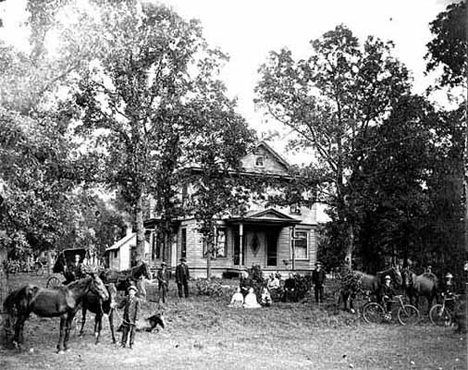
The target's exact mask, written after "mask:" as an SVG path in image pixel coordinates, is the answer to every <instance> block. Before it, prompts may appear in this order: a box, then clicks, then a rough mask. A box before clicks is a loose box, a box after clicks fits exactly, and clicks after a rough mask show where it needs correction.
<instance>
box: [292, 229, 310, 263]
mask: <svg viewBox="0 0 468 370" xmlns="http://www.w3.org/2000/svg"><path fill="white" fill-rule="evenodd" d="M308 236H309V233H308V232H307V231H296V235H295V238H294V255H295V258H296V260H306V259H307V256H308V247H309V238H308Z"/></svg>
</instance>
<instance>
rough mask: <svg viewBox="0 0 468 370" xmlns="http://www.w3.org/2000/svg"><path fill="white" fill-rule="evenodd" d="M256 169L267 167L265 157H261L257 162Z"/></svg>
mask: <svg viewBox="0 0 468 370" xmlns="http://www.w3.org/2000/svg"><path fill="white" fill-rule="evenodd" d="M255 166H256V167H265V157H264V156H263V155H259V156H258V157H257V159H256V160H255Z"/></svg>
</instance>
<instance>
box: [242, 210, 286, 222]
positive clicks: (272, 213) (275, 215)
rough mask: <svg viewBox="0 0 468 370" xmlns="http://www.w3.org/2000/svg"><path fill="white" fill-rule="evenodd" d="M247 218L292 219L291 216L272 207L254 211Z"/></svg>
mask: <svg viewBox="0 0 468 370" xmlns="http://www.w3.org/2000/svg"><path fill="white" fill-rule="evenodd" d="M249 218H258V219H277V220H293V218H292V217H289V216H288V215H285V214H284V213H282V212H280V211H277V210H276V209H273V208H268V209H266V210H264V211H261V212H258V213H254V214H251V215H249Z"/></svg>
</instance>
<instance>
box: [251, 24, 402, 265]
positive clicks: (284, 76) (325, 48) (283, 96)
mask: <svg viewBox="0 0 468 370" xmlns="http://www.w3.org/2000/svg"><path fill="white" fill-rule="evenodd" d="M310 44H311V47H312V50H311V55H310V57H309V58H307V59H304V60H296V59H294V58H293V56H292V53H291V51H289V50H287V49H282V50H281V51H279V52H271V53H270V58H269V61H268V62H267V63H266V64H264V65H263V66H262V67H261V68H260V74H261V79H260V82H259V84H258V86H257V88H256V91H257V94H258V100H259V102H260V103H263V105H264V107H266V109H267V111H268V113H269V114H271V115H272V116H273V117H274V118H275V119H276V120H278V121H279V122H282V123H283V124H284V125H286V126H288V127H290V128H291V129H292V130H293V131H294V132H295V133H296V134H297V138H296V140H294V142H293V145H294V146H295V147H296V148H302V149H311V148H312V149H313V150H314V151H315V153H316V155H317V159H318V167H319V168H320V169H321V171H322V173H323V180H324V181H323V182H322V187H321V198H319V199H321V200H322V201H325V202H327V203H328V204H329V205H330V207H331V208H330V210H331V216H332V219H333V221H334V222H335V223H336V224H337V225H339V227H338V229H339V230H340V233H341V234H342V235H343V237H342V239H341V240H342V241H345V243H346V246H345V247H344V250H345V255H346V257H347V258H348V259H349V261H351V256H352V252H353V249H354V225H355V223H356V221H355V212H354V207H353V197H354V195H355V194H356V193H357V190H358V189H356V188H355V186H354V184H353V183H352V181H350V179H351V176H352V174H353V173H355V172H356V171H357V170H358V168H359V166H360V161H361V160H362V159H363V157H362V156H361V157H360V156H356V155H355V154H356V153H355V150H356V148H357V147H358V146H359V143H360V142H362V141H365V140H366V138H367V136H368V134H369V130H370V128H371V127H373V126H376V125H380V124H381V123H382V121H383V119H384V118H385V117H386V116H387V115H388V112H389V110H390V109H391V107H392V106H393V105H394V104H395V102H396V101H398V99H400V97H401V96H404V95H407V94H408V93H409V89H410V83H409V79H408V72H407V70H406V68H405V67H404V66H403V65H402V64H401V63H400V62H399V61H398V60H396V59H395V58H394V57H393V56H392V55H391V50H392V44H391V43H384V42H382V41H380V40H378V39H375V38H373V37H369V38H368V39H367V40H366V41H365V42H364V44H363V45H360V44H359V42H358V39H357V38H356V37H355V36H354V35H353V34H352V32H351V31H350V30H349V29H348V28H347V27H345V26H343V25H340V26H338V27H336V28H335V29H334V30H333V31H330V32H327V33H325V34H324V35H323V36H322V37H321V38H320V39H317V40H313V41H311V43H310ZM319 196H320V195H319Z"/></svg>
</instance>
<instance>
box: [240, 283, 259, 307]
mask: <svg viewBox="0 0 468 370" xmlns="http://www.w3.org/2000/svg"><path fill="white" fill-rule="evenodd" d="M260 307H261V306H260V305H259V304H258V302H257V296H256V295H255V293H254V288H250V289H249V292H248V293H247V295H246V296H245V303H244V308H260Z"/></svg>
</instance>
